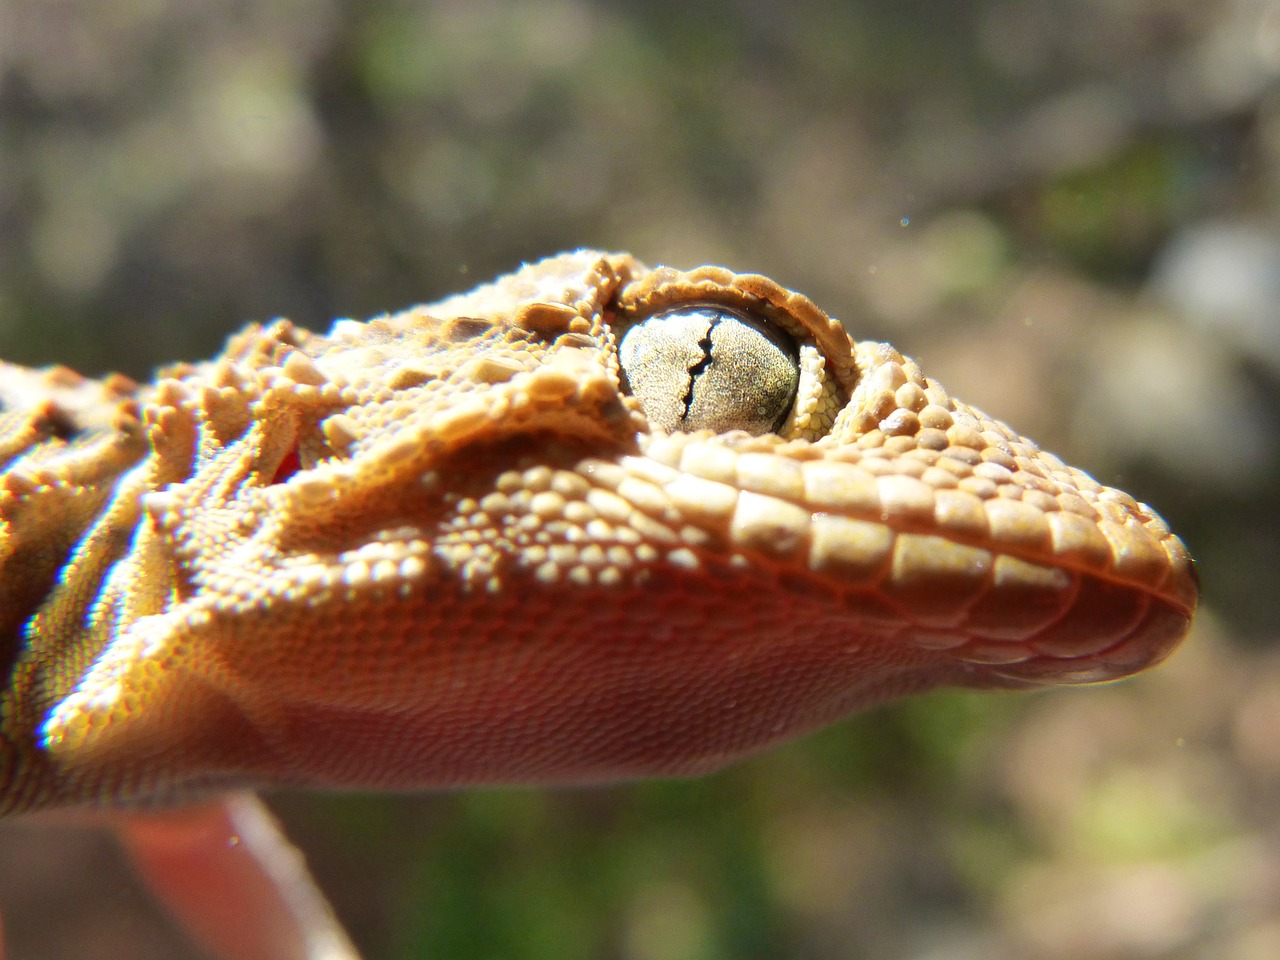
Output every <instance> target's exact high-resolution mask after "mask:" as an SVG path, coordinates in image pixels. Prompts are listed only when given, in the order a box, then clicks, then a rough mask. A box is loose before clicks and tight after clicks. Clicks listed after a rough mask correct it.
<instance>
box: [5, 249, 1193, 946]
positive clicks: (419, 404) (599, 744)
mask: <svg viewBox="0 0 1280 960" xmlns="http://www.w3.org/2000/svg"><path fill="white" fill-rule="evenodd" d="M1135 402H1141V401H1140V398H1136V399H1135ZM1197 599H1198V582H1197V576H1196V572H1195V566H1194V562H1193V561H1192V559H1191V557H1190V555H1189V553H1188V551H1187V549H1186V547H1185V546H1184V545H1183V543H1182V541H1181V540H1180V539H1179V538H1178V537H1176V536H1175V535H1174V534H1173V533H1171V531H1170V530H1169V528H1168V526H1167V525H1166V524H1165V522H1164V521H1163V520H1162V519H1161V518H1160V517H1159V516H1158V515H1157V514H1156V513H1155V512H1154V511H1153V510H1152V509H1151V508H1149V507H1148V506H1146V505H1145V504H1143V503H1140V502H1138V501H1136V500H1135V499H1134V498H1133V497H1131V496H1129V495H1128V494H1125V493H1123V492H1121V491H1119V490H1116V489H1112V488H1109V487H1106V486H1103V485H1101V484H1099V483H1098V482H1097V481H1095V480H1094V479H1093V478H1092V477H1090V476H1089V475H1088V474H1087V473H1085V472H1083V471H1081V470H1078V469H1076V468H1074V467H1071V466H1069V465H1067V464H1066V463H1064V462H1063V461H1062V460H1060V459H1059V458H1057V457H1055V456H1053V455H1052V454H1050V453H1048V452H1046V451H1043V450H1041V449H1040V448H1039V447H1038V446H1037V445H1036V444H1035V443H1033V442H1032V441H1030V440H1028V439H1026V438H1025V437H1022V436H1020V435H1019V434H1017V433H1016V432H1015V431H1014V430H1012V429H1011V428H1009V427H1008V426H1006V425H1005V424H1004V423H1002V422H1001V421H998V420H995V419H992V418H991V417H988V416H987V415H986V414H984V413H982V412H981V411H979V410H977V409H975V408H973V407H971V406H968V405H966V404H964V403H962V402H961V401H959V400H957V399H955V398H953V397H951V396H950V395H949V394H948V393H947V391H946V390H945V389H944V388H943V387H942V385H941V384H939V383H938V382H937V381H935V380H933V379H931V378H929V377H927V376H926V375H925V374H924V372H923V371H922V370H921V369H920V367H919V365H918V364H917V363H916V362H914V361H913V360H911V359H910V358H908V357H905V356H903V355H902V354H901V353H899V352H898V351H897V350H896V349H894V348H893V347H892V346H890V345H889V344H886V343H880V342H874V341H858V340H855V339H853V338H852V337H851V336H850V335H849V333H848V332H847V331H846V329H845V327H844V326H843V325H842V324H841V323H840V322H839V321H837V320H836V319H834V318H832V317H831V316H829V315H828V314H827V313H825V312H824V311H822V310H821V309H820V308H819V307H818V306H816V305H815V304H814V303H813V302H812V301H810V300H809V299H808V298H806V297H804V296H803V295H801V294H798V293H795V292H793V291H790V290H787V289H785V288H784V287H782V286H780V285H779V284H777V283H775V282H774V281H772V280H770V279H768V278H766V277H763V276H760V275H756V274H739V273H734V272H732V271H730V270H728V269H725V268H723V267H718V266H704V267H699V268H697V269H693V270H678V269H675V268H672V267H658V268H654V269H650V268H648V267H646V266H644V265H643V264H642V263H640V262H639V261H638V260H636V259H635V258H633V257H631V256H630V255H627V254H612V253H602V252H599V251H592V250H579V251H576V252H572V253H567V254H562V255H560V256H556V257H551V258H548V259H545V260H542V261H539V262H536V263H532V264H527V265H525V266H523V267H522V268H521V269H519V270H516V271H515V272H513V273H511V274H509V275H506V276H504V277H501V278H499V279H497V280H495V281H493V282H491V283H487V284H483V285H481V286H479V287H477V288H475V289H474V290H472V291H470V292H467V293H463V294H459V295H456V296H453V297H449V298H447V299H444V300H441V301H439V302H436V303H432V304H427V305H423V306H417V307H413V308H410V309H407V310H404V311H402V312H399V313H393V314H388V315H384V316H379V317H375V318H373V319H370V320H368V321H364V322H360V321H354V320H339V321H337V322H335V323H334V324H333V326H332V328H331V329H330V330H329V331H328V332H327V333H324V334H317V333H312V332H310V331H307V330H305V329H302V328H301V327H299V326H297V325H294V324H292V323H290V322H288V321H285V320H278V321H276V322H274V323H270V324H265V325H261V324H260V325H252V326H249V327H248V328H246V329H245V330H244V331H242V332H241V333H239V334H237V335H235V336H234V337H232V338H231V340H230V341H229V342H228V344H227V346H226V349H225V350H224V351H223V353H222V354H220V355H219V356H217V357H215V358H213V359H211V360H207V361H204V362H199V363H178V364H175V365H173V366H170V367H168V368H165V369H162V370H160V371H159V372H158V374H157V376H156V378H155V380H154V381H153V382H151V383H148V384H138V383H134V382H133V381H131V380H129V379H127V378H125V377H122V376H118V375H116V376H110V377H107V378H104V379H101V380H91V379H86V378H83V377H80V376H79V375H77V374H75V373H73V372H71V371H69V370H67V369H65V368H48V369H44V370H30V369H27V368H23V367H18V366H16V365H11V364H0V668H2V672H0V815H4V816H9V815H15V816H16V815H22V814H33V813H39V812H40V811H48V810H62V809H73V810H81V811H96V812H95V813H92V814H91V815H93V816H100V817H105V818H107V819H108V820H110V822H112V823H114V824H116V825H117V829H118V830H119V832H120V835H121V837H122V838H123V839H124V841H125V844H126V846H127V847H130V848H131V849H132V850H133V852H134V856H135V859H136V860H137V861H138V862H139V863H140V864H141V865H142V867H143V872H144V874H147V875H148V876H149V877H150V879H151V881H152V884H153V886H155V887H157V888H158V892H159V893H160V895H161V896H162V897H166V898H168V899H169V900H170V901H171V904H172V905H173V907H174V909H175V910H176V911H177V912H178V913H179V914H180V915H182V916H183V917H184V918H185V919H186V920H187V922H188V923H189V925H190V926H191V927H192V928H193V929H194V930H195V931H196V935H197V936H199V937H200V938H201V939H202V941H203V942H204V943H205V944H206V946H207V948H208V949H209V950H210V951H211V953H212V954H213V955H216V956H219V957H223V958H228V960H240V958H248V957H265V956H282V957H283V956H298V957H303V956H305V957H312V958H319V957H322V956H323V957H353V956H355V954H354V951H353V950H352V949H351V948H350V945H349V943H347V942H346V941H345V939H344V938H343V937H342V934H341V932H340V930H338V929H337V926H336V923H335V922H334V921H333V920H332V917H331V915H329V914H328V913H327V909H326V908H325V906H324V904H323V900H322V899H321V898H320V897H319V894H318V893H316V892H314V891H313V890H310V889H309V888H308V881H307V879H306V875H305V870H304V868H302V866H301V864H300V862H298V861H297V858H296V856H295V855H294V854H293V852H292V851H291V850H290V849H289V848H288V846H287V842H286V841H284V840H283V838H281V837H280V836H279V835H278V833H277V832H276V831H275V828H274V825H273V823H272V822H271V821H270V820H269V818H268V817H267V816H266V815H265V814H264V813H262V812H261V811H260V809H259V808H257V807H255V806H254V805H253V803H254V802H253V801H252V800H250V799H249V798H248V796H247V795H246V794H243V793H239V792H237V791H244V790H258V789H263V788H274V787H290V788H311V789H360V790H420V789H433V788H441V787H465V786H469V785H478V784H562V783H592V782H606V781H615V780H623V779H632V778H641V777H656V776H663V777H666V776H688V775H695V774H700V773H704V772H707V771H710V770H714V769H717V768H719V767H722V766H724V765H726V764H728V763H730V762H732V761H734V760H735V759H738V758H740V757H743V756H746V755H748V754H751V753H754V752H756V751H759V750H761V749H764V748H766V747H769V746H771V745H773V744H777V743H780V742H783V741H785V740H788V739H791V738H794V737H796V736H799V735H801V734H804V733H806V732H808V731H811V730H814V729H817V728H819V727H822V726H825V725H827V724H830V723H832V722H835V721H837V720H839V719H840V718H842V717H845V716H847V715H849V714H851V713H854V712H856V711H860V710H863V709H866V708H868V707H871V706H874V705H877V704H881V703H886V702H888V701H892V700H894V699H897V698H899V697H903V696H906V695H910V694H916V693H923V692H925V691H928V690H931V689H936V688H940V687H959V688H969V689H1023V688H1042V687H1046V686H1049V685H1054V684H1079V683H1093V682H1098V681H1106V680H1113V679H1117V678H1120V677H1124V676H1128V675H1131V674H1133V673H1136V672H1138V671H1141V670H1143V669H1146V668H1147V667H1150V666H1152V665H1154V664H1156V663H1159V662H1160V661H1161V660H1163V659H1164V658H1165V657H1166V656H1168V654H1169V653H1170V652H1171V651H1172V650H1173V649H1174V648H1175V647H1176V646H1177V645H1178V643H1179V642H1180V641H1181V640H1182V639H1183V637H1184V636H1185V635H1186V633H1187V631H1188V629H1189V625H1190V622H1191V619H1192V615H1193V613H1194V610H1195V607H1196V604H1197ZM223 797H228V798H229V799H222V798H223ZM184 818H185V819H184ZM191 823H198V824H200V828H199V829H198V830H194V831H193V832H192V833H191V834H189V835H196V834H199V832H200V830H206V831H207V830H209V829H212V831H213V834H216V835H217V836H220V837H234V838H236V840H237V842H238V843H239V844H240V846H241V847H242V848H244V851H247V853H250V854H252V853H254V852H255V851H257V852H258V854H260V855H258V856H256V858H255V857H250V861H246V862H242V863H240V865H239V866H237V867H235V868H228V872H227V874H226V876H227V877H228V878H230V879H228V881H227V884H226V886H227V890H224V891H223V895H224V896H225V897H230V898H233V899H232V902H235V901H234V896H235V894H234V893H233V892H228V890H230V889H231V888H233V887H236V886H237V885H241V886H243V885H245V884H247V885H249V886H252V885H254V884H255V883H256V884H258V889H265V888H269V889H274V890H276V891H277V892H278V894H279V900H280V903H281V904H283V905H284V906H281V907H280V908H279V909H278V910H277V911H276V914H275V915H273V918H272V919H269V920H267V921H263V925H265V926H266V927H270V928H271V929H272V930H275V929H276V928H277V927H283V928H287V932H286V934H283V935H279V936H280V937H282V939H275V940H272V939H270V938H271V937H275V936H277V933H271V934H264V935H263V938H262V939H261V940H260V941H259V942H256V943H253V944H250V945H248V946H246V945H245V944H243V943H234V942H230V941H231V940H234V939H235V938H227V937H225V936H224V937H223V938H222V939H221V940H220V939H219V934H218V932H217V930H216V929H215V930H213V932H212V933H211V932H210V928H211V927H216V924H215V923H214V922H213V921H212V920H209V919H208V918H209V916H210V911H211V908H210V905H209V904H208V903H207V902H198V897H197V898H196V900H195V901H192V902H185V901H184V897H185V896H186V894H185V893H183V892H182V887H183V884H182V883H181V882H178V881H175V879H174V877H175V876H180V875H181V872H182V868H183V867H190V868H191V869H192V870H195V869H197V867H196V863H197V859H198V857H197V854H196V853H194V852H193V853H192V854H191V860H190V862H189V863H188V862H185V861H182V862H180V863H179V865H178V866H177V867H174V865H173V864H169V865H168V866H167V867H156V865H155V859H156V855H157V854H156V851H157V850H158V849H161V848H163V847H164V844H165V843H168V844H169V851H170V856H171V857H172V856H173V850H174V849H179V848H180V847H181V845H180V844H178V845H175V844H174V843H173V836H174V835H175V834H173V833H172V830H171V828H172V829H176V830H179V831H180V830H181V825H182V824H187V825H190V824H191ZM210 824H212V825H213V826H212V827H210ZM175 825H178V826H177V827H175ZM167 830H169V831H170V833H168V834H166V831H167ZM254 836H259V837H261V838H262V839H261V840H260V841H253V842H250V841H248V840H246V839H245V838H251V837H254ZM156 838H160V839H158V840H157V839H156ZM224 846H225V844H224ZM192 850H193V851H194V850H195V848H194V847H193V848H192ZM208 852H209V847H208V845H206V846H205V847H204V848H201V852H200V854H199V855H200V856H203V855H205V854H208ZM160 859H161V860H163V856H161V857H160ZM179 861H181V856H179ZM199 863H200V864H201V866H200V867H199V868H198V869H201V870H204V871H206V873H207V874H208V875H221V874H218V871H219V870H220V869H221V868H220V867H217V866H210V863H209V862H208V861H199ZM246 864H247V865H246ZM264 864H265V866H264ZM236 870H239V871H241V872H239V873H236V872H235V871H236ZM241 881H243V883H242V882H241ZM301 901H305V903H303V906H301V907H298V906H297V904H298V903H299V902H301ZM224 906H225V903H224ZM238 906H239V907H240V908H242V909H243V911H244V912H245V913H246V914H248V913H250V912H252V911H254V910H255V909H257V908H256V907H254V906H253V905H252V904H250V903H249V901H248V900H247V899H245V900H244V902H241V903H239V904H238ZM280 916H285V917H286V919H285V920H281V919H280ZM273 924H274V925H275V926H274V927H273V926H272V925H273ZM244 925H245V926H246V927H247V928H251V927H253V926H254V924H253V923H251V922H249V921H245V924H244ZM250 939H251V938H250ZM285 943H287V944H288V945H287V946H279V944H285ZM264 944H268V945H266V946H264ZM344 951H345V952H344Z"/></svg>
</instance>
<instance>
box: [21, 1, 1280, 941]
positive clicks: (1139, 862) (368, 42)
mask: <svg viewBox="0 0 1280 960" xmlns="http://www.w3.org/2000/svg"><path fill="white" fill-rule="evenodd" d="M1278 75H1280V4H1277V3H1275V2H1268V0H1021V2H1017V0H971V2H960V0H904V2H899V3H893V4H887V3H872V2H869V0H868V2H859V3H841V4H833V3H819V2H817V0H785V2H781V0H756V2H725V0H718V2H715V0H713V2H705V3H698V4H690V3H687V2H683V0H681V2H674V0H656V2H655V0H645V2H639V0H632V2H629V3H624V2H615V3H604V2H597V3H591V2H586V0H546V2H536V3H522V4H510V3H497V2H476V0H454V2H438V3H428V2H412V0H369V2H363V3H360V4H342V3H339V2H337V0H284V2H276V3H270V4H268V3H252V2H246V0H202V2H199V3H196V2H178V0H42V2H38V3H36V2H22V0H0V356H3V357H5V358H6V359H8V360H11V361H16V362H21V363H27V364H32V365H41V364H47V363H53V362H62V363H66V364H69V365H71V366H74V367H76V368H77V369H80V370H81V371H83V372H85V373H91V374H95V375H96V374H100V373H102V372H105V371H108V370H120V371H123V372H125V373H128V374H130V375H132V376H135V377H145V376H148V375H149V371H151V370H152V368H153V367H154V366H156V365H157V364H161V363H164V362H167V361H170V360H176V359H196V358H202V357H206V356H209V355H211V354H212V353H214V352H216V351H217V350H218V349H219V346H220V344H221V343H222V342H223V340H224V338H225V337H226V336H227V335H228V334H229V333H231V332H232V331H234V330H235V329H237V328H238V327H239V326H240V325H242V324H243V323H244V322H245V321H247V320H250V319H264V318H269V317H272V316H276V315H287V316H289V317H291V318H292V319H294V320H295V321H298V322H300V323H302V324H304V325H306V326H311V327H319V328H322V329H323V328H325V327H327V326H328V323H329V321H330V320H331V319H332V318H334V317H340V316H354V317H364V316H368V315H370V314H375V313H379V312H383V311H386V310H391V309H396V308H400V307H403V306H406V305H408V304H411V303H414V302H418V301H422V300H427V299H431V298H435V297H437V296H440V295H443V294H447V293H450V292H454V291H456V290H459V289H465V288H467V287H469V286H471V285H473V284H474V283H476V282H479V281H481V280H485V279H488V278H490V277H491V276H493V275H495V274H497V273H500V272H505V271H506V270H509V269H511V268H512V267H514V266H515V265H517V264H518V263H519V262H520V261H522V260H527V259H535V258H537V257H540V256H542V255H545V254H549V253H553V252H556V251H559V250H563V249H568V248H573V247H578V246H595V247H602V248H607V249H627V250H630V251H632V252H633V253H635V254H637V255H638V256H640V257H641V258H642V259H644V260H646V261H648V262H650V263H658V262H665V263H671V264H674V265H678V266H685V267H688V266H694V265H697V264H700V263H710V262H715V263H724V264H726V265H728V266H730V267H732V268H734V269H737V270H741V271H759V272H763V273H765V274H768V275H770V276H772V277H773V278H775V279H777V280H778V281H780V282H782V283H784V284H786V285H788V286H790V287H793V288H795V289H799V290H802V291H804V292H805V293H807V294H808V295H810V296H811V297H812V298H813V299H814V300H816V301H817V302H818V303H819V304H820V305H821V306H823V307H824V308H826V309H827V310H829V311H830V312H832V313H834V314H835V315H837V316H839V317H841V318H842V319H843V320H844V321H845V323H846V324H847V326H848V327H849V329H850V331H851V332H852V333H853V335H854V336H855V337H857V338H878V339H888V340H891V341H892V342H893V343H894V344H895V345H896V346H898V347H899V348H900V349H902V350H903V351H904V352H907V353H910V354H912V355H914V356H916V357H917V358H918V359H919V360H920V361H921V364H922V366H923V368H924V370H925V372H926V373H927V374H928V375H930V376H932V377H934V378H937V379H938V380H940V381H941V382H942V383H944V384H945V385H946V386H947V387H948V389H949V390H950V391H951V393H952V394H953V395H956V396H959V397H961V398H963V399H965V400H967V401H969V402H971V403H975V404H977V405H978V406H980V407H983V408H984V409H986V410H988V411H989V412H991V413H993V414H995V415H996V416H999V417H1001V418H1002V419H1005V420H1008V421H1010V422H1011V423H1012V424H1013V425H1014V426H1015V427H1017V428H1018V429H1019V430H1020V431H1022V432H1023V433H1026V434H1028V435H1030V436H1032V437H1034V438H1036V439H1037V440H1038V441H1040V442H1041V444H1042V445H1043V446H1045V447H1047V448H1049V449H1051V450H1054V451H1055V452H1057V453H1059V454H1060V455H1062V456H1063V457H1064V458H1065V459H1066V460H1068V461H1069V462H1071V463H1074V464H1077V465H1079V466H1082V467H1084V468H1086V469H1088V470H1090V471H1091V472H1093V473H1094V474H1095V475H1096V476H1098V477H1099V479H1101V480H1103V481H1104V482H1106V483H1109V484H1113V485H1117V486H1120V487H1122V488H1124V489H1126V490H1129V491H1130V492H1132V493H1134V494H1135V495H1136V496H1138V497H1139V498H1140V499H1144V500H1147V501H1148V502H1150V503H1152V504H1154V505H1156V506H1157V507H1158V509H1159V510H1160V511H1161V513H1163V514H1164V516H1165V517H1166V518H1167V519H1168V520H1169V521H1170V523H1171V525H1172V526H1173V528H1174V529H1175V530H1176V531H1178V532H1179V533H1181V534H1182V535H1183V536H1184V538H1185V539H1186V541H1187V542H1188V544H1189V546H1190V547H1191V550H1192V552H1193V554H1194V555H1195V556H1196V557H1197V558H1198V560H1199V561H1200V567H1201V574H1202V579H1203V584H1204V589H1205V603H1204V607H1203V611H1202V613H1201V615H1200V617H1199V619H1198V621H1197V626H1196V629H1195V632H1194V633H1193V636H1192V638H1191V640H1190V642H1189V643H1188V644H1187V646H1186V647H1185V648H1184V649H1183V650H1182V651H1181V652H1179V653H1178V654H1177V655H1175V656H1174V658H1173V659H1172V660H1171V661H1170V662H1169V663H1168V664H1167V665H1166V666H1165V667H1162V668H1161V669H1160V670H1157V671H1155V672H1153V673H1151V674H1149V675H1146V676H1143V677H1141V678H1139V679H1136V680H1133V681H1131V682H1127V683H1123V684H1119V685H1115V686H1110V687H1104V688H1094V689H1085V690H1065V691H1061V692H1054V693H1046V694H1040V695H1034V696H1033V695H1023V696H1012V695H1001V696H992V695H986V696H981V695H942V696H934V697H928V698H924V699H921V700H918V701H914V702H910V703H906V704H902V705H900V706H898V707H895V708H892V709H886V710H881V711H878V712H875V713H873V714H870V715H867V716H863V717H859V718H855V719H853V720H851V721H849V722H846V723H843V724H841V725H839V726H838V727H836V728H833V729H831V730H828V731H826V732H825V733H822V734H820V735H817V736H814V737H812V738H809V739H808V740H806V741H804V742H801V743H798V744H793V745H791V746H788V747H786V748H783V749H780V750H777V751H774V752H773V753H771V754H768V755H766V756H763V757H761V758H759V759H757V760H754V761H752V762H749V763H745V764H742V765H740V766H738V767H735V768H733V769H731V770H729V771H726V772H725V773H723V774H720V775H718V776H713V777H710V778H707V779H704V780H701V781H695V782H677V783H648V784H636V785H629V786H620V787H616V788H608V789H593V790H577V791H532V790H490V791H475V792H468V793H462V794H445V795H436V796H426V797H418V798H404V797H392V798H385V797H309V796H308V797H303V796H281V797H278V798H273V803H274V806H275V808H276V809H277V810H278V811H279V812H280V814H281V815H282V816H283V817H284V818H285V820H286V821H287V823H288V826H289V830H290V832H291V834H292V835H293V836H294V837H295V838H296V839H297V840H298V841H299V842H300V844H301V845H302V847H303V848H304V849H305V851H306V853H307V856H308V858H309V860H310V862H311V864H312V866H313V868H314V870H315V872H316V873H317V875H318V876H319V878H320V881H321V884H322V886H323V887H324V888H325V889H326V890H327V892H328V893H329V894H330V896H331V897H332V899H333V902H334V903H335V905H336V907H337V910H338V912H339V914H340V915H341V917H342V918H343V920H344V921H345V922H346V924H347V925H348V927H349V928H350V930H351V933H352V935H353V937H354V939H355V940H356V942H357V943H358V944H359V945H360V946H361V947H362V948H363V949H364V950H365V951H366V952H367V954H368V956H369V958H370V960H382V958H391V960H408V958H418V957H447V958H458V960H466V958H477V960H481V958H483V960H552V958H554V960H563V958H576V957H584V958H601V960H751V958H807V960H859V958H874V960H908V958H910V960H976V958H983V960H1023V958H1026V960H1031V958H1035V960H1058V958H1062V960H1128V958H1134V960H1137V958H1188V960H1190V958H1197V960H1198V958H1205V960H1208V958H1213V960H1274V958H1276V957H1280V813H1278V812H1277V811H1278V810H1280V802H1278V801H1280V647H1278V646H1277V633H1278V625H1280V617H1278V616H1277V614H1278V613H1280V576H1278V575H1277V566H1280V564H1278V563H1277V548H1278V545H1280V511H1278V510H1277V506H1276V500H1277V493H1280V450H1278V445H1280V423H1278V421H1280V414H1278V413H1277V409H1278V407H1277V401H1278V400H1280V85H1278V84H1277V77H1278ZM0 910H3V913H4V916H5V924H6V930H7V934H8V937H9V940H10V948H11V956H12V958H15V960H44V958H50V960H55V958H56V960H78V958H109V957H121V958H125V957H127V958H139V960H147V958H179V960H181V958H188V957H194V956H195V954H194V953H193V952H192V950H191V948H190V947H189V946H188V945H187V944H186V943H185V941H184V940H183V939H182V937H181V935H180V934H178V933H177V932H176V931H175V930H174V929H173V928H172V927H171V926H170V925H169V924H168V921H167V920H166V919H165V918H164V917H163V916H162V915H160V914H159V913H158V912H157V910H156V909H155V908H154V907H153V906H152V905H151V903H150V901H149V900H148V899H147V898H146V896H145V894H143V893H142V892H141V891H140V890H139V889H138V888H137V887H136V885H134V883H133V881H132V880H131V878H130V876H129V874H128V872H127V870H126V869H125V868H124V867H123V866H122V865H121V863H120V862H119V858H118V856H117V855H116V853H115V852H114V849H113V847H112V846H111V844H110V842H109V841H108V840H107V839H106V838H104V837H101V836H98V835H97V834H94V833H91V832H75V831H53V830H37V829H35V828H34V827H31V826H28V825H22V824H6V825H5V826H4V828H3V830H0Z"/></svg>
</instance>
